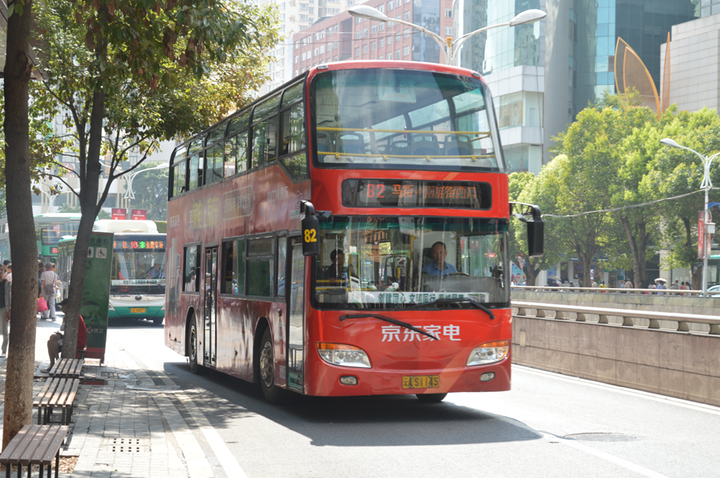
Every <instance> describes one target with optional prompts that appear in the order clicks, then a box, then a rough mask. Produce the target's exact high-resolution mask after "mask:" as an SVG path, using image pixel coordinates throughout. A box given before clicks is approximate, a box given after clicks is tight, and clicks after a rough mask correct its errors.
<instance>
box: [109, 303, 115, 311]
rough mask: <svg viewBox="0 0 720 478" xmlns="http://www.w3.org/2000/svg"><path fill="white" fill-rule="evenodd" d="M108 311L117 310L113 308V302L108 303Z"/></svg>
mask: <svg viewBox="0 0 720 478" xmlns="http://www.w3.org/2000/svg"><path fill="white" fill-rule="evenodd" d="M108 310H115V307H113V305H112V302H108Z"/></svg>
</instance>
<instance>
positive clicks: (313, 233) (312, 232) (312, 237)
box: [304, 229, 317, 242]
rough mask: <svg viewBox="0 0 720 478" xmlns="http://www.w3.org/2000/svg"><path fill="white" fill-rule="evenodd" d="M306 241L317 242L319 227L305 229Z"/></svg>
mask: <svg viewBox="0 0 720 478" xmlns="http://www.w3.org/2000/svg"><path fill="white" fill-rule="evenodd" d="M304 232H305V242H317V229H305V231H304Z"/></svg>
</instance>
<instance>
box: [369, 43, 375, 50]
mask: <svg viewBox="0 0 720 478" xmlns="http://www.w3.org/2000/svg"><path fill="white" fill-rule="evenodd" d="M370 51H375V42H370Z"/></svg>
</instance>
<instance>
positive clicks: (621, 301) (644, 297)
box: [512, 287, 720, 316]
mask: <svg viewBox="0 0 720 478" xmlns="http://www.w3.org/2000/svg"><path fill="white" fill-rule="evenodd" d="M512 299H513V300H522V301H527V302H550V303H553V304H567V305H576V306H580V307H612V308H616V309H631V310H656V311H657V310H662V311H664V312H671V313H678V314H700V315H718V316H720V297H708V298H703V297H688V296H681V295H679V294H678V295H675V294H670V293H666V294H663V295H657V294H643V293H628V294H621V293H611V292H606V293H601V292H600V291H597V292H549V291H548V292H540V291H538V292H536V291H533V290H531V289H529V288H528V289H520V288H516V287H515V288H513V289H512Z"/></svg>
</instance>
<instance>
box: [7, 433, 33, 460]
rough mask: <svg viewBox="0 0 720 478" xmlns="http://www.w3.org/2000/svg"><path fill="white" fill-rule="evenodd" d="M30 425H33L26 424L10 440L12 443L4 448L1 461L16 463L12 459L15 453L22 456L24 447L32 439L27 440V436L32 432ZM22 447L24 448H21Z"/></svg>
mask: <svg viewBox="0 0 720 478" xmlns="http://www.w3.org/2000/svg"><path fill="white" fill-rule="evenodd" d="M30 427H31V425H25V426H24V427H22V428H21V429H20V431H19V432H18V433H17V435H15V437H14V438H13V439H12V440H10V443H8V446H6V447H5V450H3V452H2V454H1V455H0V463H15V462H13V461H12V459H13V458H12V457H13V455H16V454H17V456H20V455H21V454H22V452H23V450H24V447H26V446H27V445H28V444H29V443H30V441H29V440H28V441H26V440H25V438H26V436H27V435H28V434H29V433H30ZM21 447H22V449H21Z"/></svg>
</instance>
